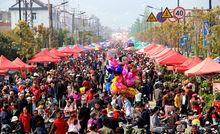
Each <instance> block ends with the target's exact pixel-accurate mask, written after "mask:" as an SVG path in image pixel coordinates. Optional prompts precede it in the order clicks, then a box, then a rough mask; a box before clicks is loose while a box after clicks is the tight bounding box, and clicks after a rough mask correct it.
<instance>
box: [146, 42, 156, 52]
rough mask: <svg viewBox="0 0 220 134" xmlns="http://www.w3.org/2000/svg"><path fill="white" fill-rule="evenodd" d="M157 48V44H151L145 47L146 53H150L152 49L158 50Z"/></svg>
mask: <svg viewBox="0 0 220 134" xmlns="http://www.w3.org/2000/svg"><path fill="white" fill-rule="evenodd" d="M156 47H157V45H155V44H150V45H148V46H146V47H144V52H145V53H146V52H148V51H150V50H152V49H154V48H156Z"/></svg>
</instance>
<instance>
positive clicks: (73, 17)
mask: <svg viewBox="0 0 220 134" xmlns="http://www.w3.org/2000/svg"><path fill="white" fill-rule="evenodd" d="M74 33H75V12H74V11H73V13H72V43H73V45H74V44H75V40H74V36H75V35H74Z"/></svg>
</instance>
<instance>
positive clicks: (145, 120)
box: [132, 102, 150, 132]
mask: <svg viewBox="0 0 220 134" xmlns="http://www.w3.org/2000/svg"><path fill="white" fill-rule="evenodd" d="M135 109H136V110H137V111H138V112H140V113H141V114H140V116H139V117H138V118H137V120H136V122H134V124H132V126H138V128H146V130H147V132H150V111H149V110H148V109H145V108H144V104H143V103H141V102H140V103H138V104H137V105H136V107H135Z"/></svg>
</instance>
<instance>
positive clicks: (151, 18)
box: [147, 12, 157, 22]
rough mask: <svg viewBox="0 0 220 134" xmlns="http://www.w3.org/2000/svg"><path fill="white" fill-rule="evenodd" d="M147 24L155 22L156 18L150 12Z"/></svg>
mask: <svg viewBox="0 0 220 134" xmlns="http://www.w3.org/2000/svg"><path fill="white" fill-rule="evenodd" d="M147 22H157V18H156V17H155V16H154V14H153V13H152V12H151V13H150V15H149V16H148V18H147Z"/></svg>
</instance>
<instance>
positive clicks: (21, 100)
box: [17, 94, 28, 113]
mask: <svg viewBox="0 0 220 134" xmlns="http://www.w3.org/2000/svg"><path fill="white" fill-rule="evenodd" d="M27 105H28V102H27V100H26V99H25V97H24V94H19V99H18V101H17V107H18V112H19V113H21V112H22V111H23V108H24V107H26V106H27Z"/></svg>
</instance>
